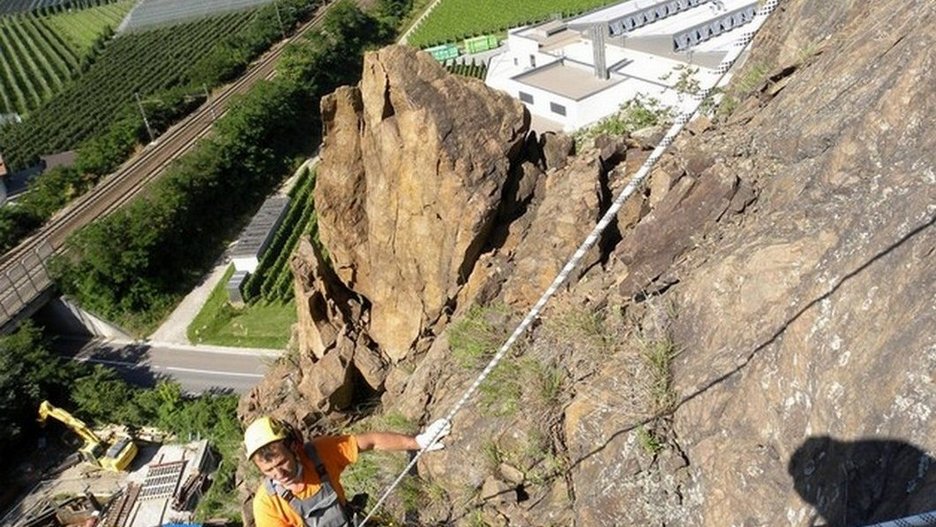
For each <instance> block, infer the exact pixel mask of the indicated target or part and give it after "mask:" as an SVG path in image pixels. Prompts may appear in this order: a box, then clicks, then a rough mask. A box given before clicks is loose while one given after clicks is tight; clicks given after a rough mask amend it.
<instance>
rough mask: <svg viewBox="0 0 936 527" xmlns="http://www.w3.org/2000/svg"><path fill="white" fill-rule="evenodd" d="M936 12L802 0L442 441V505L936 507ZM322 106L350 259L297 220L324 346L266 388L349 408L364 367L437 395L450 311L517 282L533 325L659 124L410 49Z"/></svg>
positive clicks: (869, 511) (692, 521) (312, 332)
mask: <svg viewBox="0 0 936 527" xmlns="http://www.w3.org/2000/svg"><path fill="white" fill-rule="evenodd" d="M934 22H936V16H934V7H932V6H930V5H929V3H926V2H922V1H920V2H904V1H902V0H884V1H881V2H877V3H868V2H859V1H857V0H855V1H851V0H848V1H842V2H825V3H822V2H810V1H808V0H787V1H785V2H783V3H781V6H780V8H779V9H778V10H777V11H776V12H775V14H774V15H773V16H772V18H771V19H770V20H769V21H768V22H767V24H766V25H765V27H764V29H763V31H762V33H761V34H759V35H758V37H757V39H756V41H755V43H754V48H753V51H752V53H751V55H750V57H749V59H748V63H747V65H746V66H745V69H743V70H742V71H741V72H739V73H738V76H739V77H741V78H744V79H745V84H747V85H749V86H754V88H753V89H751V90H748V91H747V92H739V91H733V92H731V90H729V91H730V92H731V93H732V97H734V98H735V100H734V101H733V102H735V103H737V106H736V108H735V109H734V110H733V111H731V112H728V113H727V115H722V116H721V117H720V118H718V119H717V120H716V121H715V122H714V123H712V122H708V121H706V120H701V121H698V122H696V123H693V124H692V125H691V126H690V129H689V130H688V131H687V132H686V133H684V134H683V136H681V137H680V139H679V140H678V141H677V143H676V145H674V148H673V149H672V151H671V153H670V154H668V155H667V156H665V157H664V158H663V159H662V160H661V161H660V163H659V164H658V166H657V168H656V169H655V170H654V171H653V172H652V176H651V180H650V181H649V182H648V185H647V187H646V189H645V190H644V191H643V192H642V193H641V194H639V195H635V196H634V199H633V200H632V201H631V202H629V203H628V204H627V205H626V206H625V207H624V209H622V212H621V214H620V215H619V221H618V222H617V224H616V226H615V227H616V228H613V229H612V232H609V233H608V234H607V235H606V236H605V237H604V238H603V239H602V242H601V244H600V245H599V247H598V248H597V249H596V250H594V251H593V253H592V254H589V255H588V258H586V260H587V261H586V262H585V263H586V266H585V267H584V268H583V269H580V272H579V273H577V274H576V275H575V276H573V281H572V282H571V285H570V286H569V287H568V288H567V289H565V290H563V291H561V292H560V293H559V295H558V297H557V298H556V299H555V300H554V301H553V303H552V304H551V305H550V306H549V307H548V308H547V311H546V312H545V313H544V316H543V317H542V319H541V320H540V321H539V322H538V323H537V324H536V326H535V327H534V329H533V332H532V336H531V338H530V339H529V340H524V341H522V342H520V343H519V344H520V347H521V348H522V350H523V355H522V356H521V357H508V358H507V359H506V360H505V363H506V364H507V366H505V369H503V370H501V371H500V373H499V374H498V373H497V370H496V371H495V374H492V375H494V381H493V385H492V386H490V387H489V388H490V389H489V391H484V390H482V393H481V395H480V396H479V397H476V400H475V401H472V404H471V405H469V407H468V409H466V410H465V411H464V412H463V413H462V414H460V415H459V416H458V417H457V418H456V421H455V429H454V432H453V435H452V437H451V439H450V440H449V441H448V442H447V443H448V447H447V448H446V449H445V450H444V451H441V452H437V453H433V454H432V455H430V456H426V457H425V458H423V462H422V463H421V465H420V470H421V473H422V474H423V475H425V476H427V477H430V478H432V479H433V480H434V482H436V483H437V484H438V485H440V486H441V487H442V488H443V490H444V492H445V494H446V495H447V496H448V499H446V500H441V501H442V502H443V503H444V506H443V507H441V509H442V510H441V511H435V512H431V513H430V509H432V507H426V508H425V509H424V510H423V511H421V514H423V515H422V516H420V518H419V519H420V520H421V521H425V522H426V523H427V524H438V523H446V522H449V523H455V524H464V523H467V522H469V521H476V520H483V521H485V522H487V523H489V524H492V525H536V524H560V525H567V524H570V523H572V522H578V524H580V525H588V526H616V525H660V524H665V525H685V526H695V525H698V526H723V525H797V526H807V525H817V524H826V525H862V524H867V523H872V522H875V521H882V520H886V519H893V518H897V517H900V516H902V515H909V514H913V513H918V512H922V511H926V510H934V509H936V439H934V438H936V419H933V418H932V413H933V409H934V407H936V386H934V380H933V375H932V372H933V371H936V334H934V332H933V331H932V328H933V327H936V297H934V284H936V263H934V262H936V258H934V255H936V231H934V229H933V223H934V221H936V166H934V165H936V161H934V156H933V154H932V152H934V151H936V134H934V132H933V131H932V130H929V129H928V128H927V126H928V125H929V123H932V122H933V121H934V117H936V98H934V97H933V95H932V86H934V85H936V69H934V67H933V66H934V64H933V54H932V52H931V50H932V48H933V46H934V45H936V29H934V28H936V24H934ZM765 72H766V73H765ZM420 76H422V77H424V80H423V81H418V80H417V77H420ZM455 95H458V96H459V97H466V98H468V99H471V98H472V97H474V98H475V99H471V100H476V101H484V104H483V106H484V109H480V110H477V109H474V110H471V111H465V110H464V109H463V108H464V107H468V106H469V105H468V104H461V105H460V107H459V108H454V105H452V104H450V103H447V102H445V101H450V100H451V99H450V98H451V97H453V96H455ZM479 104H480V103H479ZM472 108H475V107H472ZM323 111H324V112H325V117H326V119H325V121H326V123H327V127H328V128H327V130H326V131H327V139H326V146H325V150H324V154H323V163H324V165H323V169H321V170H323V171H324V172H320V176H319V177H320V180H319V185H320V187H321V188H319V189H317V195H316V199H317V207H318V209H319V210H320V213H321V214H322V221H323V222H324V223H327V224H329V225H330V226H329V227H325V226H324V225H323V241H324V242H325V245H326V247H327V249H328V252H329V255H330V257H331V258H332V266H331V267H328V266H326V265H325V264H324V257H323V256H322V255H321V254H317V253H315V251H314V250H313V249H312V248H311V247H310V246H308V245H305V246H303V252H302V256H301V257H300V258H297V259H296V260H295V261H294V271H295V272H296V274H297V298H298V299H299V304H300V312H302V313H305V314H304V315H303V317H301V320H302V321H303V323H302V328H300V334H302V335H304V336H302V341H303V342H304V344H303V348H302V350H301V352H300V355H301V356H300V358H299V363H300V372H299V373H298V374H297V373H296V372H295V371H292V372H290V371H288V369H287V370H282V369H278V370H276V371H275V373H274V375H278V377H277V379H276V380H272V381H270V383H271V384H270V385H269V386H268V388H267V392H266V393H269V397H270V400H271V401H272V402H271V401H263V400H262V399H263V397H264V396H263V395H262V394H261V392H262V391H261V392H256V393H254V394H253V395H252V396H251V397H250V398H248V399H247V401H248V402H249V404H250V406H251V408H259V407H266V408H270V405H275V404H277V402H279V401H285V403H284V404H286V405H292V404H293V401H294V400H295V399H297V398H304V399H305V400H306V401H315V400H317V401H324V406H320V408H322V409H324V410H328V409H329V408H328V407H329V405H331V409H335V408H337V407H340V405H341V404H344V402H345V400H346V399H347V398H349V397H352V398H353V394H348V393H347V387H348V386H349V384H350V385H354V384H357V385H360V386H362V387H363V389H364V390H365V391H366V392H367V395H370V396H376V395H381V396H382V399H381V401H382V403H383V407H384V408H385V409H387V410H392V411H394V412H398V413H400V414H402V415H403V416H405V417H407V418H409V419H411V420H413V421H417V422H420V421H425V420H426V419H427V418H428V417H430V416H432V417H436V416H438V415H441V414H443V413H444V412H446V411H447V410H448V409H449V408H450V407H451V405H452V404H454V403H455V401H457V400H458V398H459V397H460V395H461V393H462V391H463V390H464V388H465V387H467V386H468V385H469V384H470V382H471V380H472V379H473V378H474V376H475V375H476V374H477V371H476V370H473V369H471V368H467V369H466V368H465V366H464V365H463V364H460V363H459V360H456V358H454V357H453V354H454V352H453V349H454V348H455V347H456V346H455V344H454V341H455V340H456V339H454V338H453V333H457V332H455V330H454V328H453V326H449V327H448V328H446V327H445V323H446V322H447V321H448V317H449V316H451V317H453V319H454V321H456V322H458V321H460V320H464V319H468V318H470V316H472V315H471V314H470V313H468V314H466V313H467V312H468V307H469V306H470V305H472V304H473V303H483V304H489V305H499V306H501V307H500V308H499V309H502V310H503V312H506V313H508V314H507V315H504V314H503V313H502V312H501V311H498V316H500V318H501V319H502V320H500V321H499V322H498V324H501V325H502V326H504V327H502V328H499V329H501V330H504V331H509V330H510V329H513V326H512V325H511V324H510V322H511V320H512V318H511V316H510V313H512V312H514V313H515V314H516V313H520V314H522V312H523V310H525V309H526V308H527V307H528V306H529V303H530V302H531V301H533V300H534V299H535V298H536V297H537V296H538V294H539V293H540V292H541V291H542V289H543V288H544V287H545V285H546V284H548V282H549V280H551V278H552V277H553V275H554V273H555V271H556V270H557V269H559V268H560V267H561V265H562V264H563V263H564V262H565V260H566V258H567V257H568V256H569V254H570V253H571V251H572V250H574V248H575V247H576V246H577V245H578V244H579V243H580V242H581V237H582V236H584V234H585V233H587V232H588V231H590V230H591V228H592V226H593V225H594V222H595V221H596V219H597V218H598V217H599V216H600V214H601V212H602V210H604V208H605V207H606V206H607V205H608V202H609V197H610V194H612V193H613V192H615V191H616V190H617V189H619V188H621V187H622V186H623V184H624V181H626V179H627V178H628V177H629V176H630V175H631V174H633V172H634V171H635V170H636V168H637V167H638V166H639V165H640V163H641V162H642V160H643V159H644V158H645V157H646V145H643V148H642V147H641V145H642V142H643V141H644V140H643V139H641V138H630V139H627V140H624V139H623V138H610V139H608V138H606V139H602V140H600V141H597V142H596V147H597V148H596V149H595V150H591V151H587V152H582V153H580V154H578V155H576V156H573V157H568V158H567V157H566V154H568V153H569V152H570V150H571V147H570V146H568V143H567V141H566V139H565V138H563V137H562V136H558V137H554V136H546V137H544V138H539V139H534V138H530V137H526V138H525V137H523V136H524V133H525V130H526V128H525V127H526V121H525V117H524V115H523V111H522V109H521V108H519V107H518V106H516V105H515V104H514V103H511V102H509V101H506V100H504V99H503V98H502V97H501V96H499V95H492V94H490V93H487V92H486V90H485V88H483V87H482V86H480V85H479V84H477V83H474V82H472V81H465V80H460V79H455V78H451V77H448V76H446V75H445V74H444V73H442V72H441V70H439V69H438V68H437V67H436V66H435V65H434V64H431V62H430V61H429V59H428V58H427V57H425V56H423V55H416V54H413V53H412V52H408V51H404V50H402V49H401V48H390V49H389V50H384V51H381V52H378V53H374V54H371V55H369V56H368V60H367V66H366V68H365V77H364V81H362V84H361V87H360V88H355V89H352V88H344V89H341V90H339V91H338V92H336V94H335V95H333V96H332V97H331V98H330V99H328V100H327V101H326V102H325V103H324V104H323ZM505 112H506V114H505ZM474 114H478V115H479V116H480V117H479V116H475V115H474ZM476 119H477V120H476ZM482 126H489V127H490V128H489V129H487V130H485V129H481V128H480V127H482ZM423 132H424V133H425V135H424V136H420V135H419V134H420V133H423ZM430 132H431V133H430ZM652 135H654V134H644V135H642V136H641V137H649V136H652ZM404 152H405V154H404ZM409 160H421V162H419V163H409V162H408V161H409ZM410 164H413V165H419V166H409V165H410ZM430 166H432V167H433V168H432V169H431V170H430V168H429V167H430ZM424 170H428V172H424ZM329 174H330V175H329ZM339 175H344V177H338V176H339ZM323 176H326V177H327V179H326V180H325V182H323V179H324V178H323ZM420 178H427V181H430V182H435V183H434V186H432V185H430V186H429V187H428V188H427V187H424V186H419V185H418V184H417V183H419V181H421V179H420ZM433 178H434V179H433ZM456 180H457V181H456ZM476 194H478V195H476ZM443 196H444V197H445V199H446V201H444V203H447V204H453V203H457V204H458V205H457V206H458V207H459V208H458V209H457V210H454V211H453V210H442V208H443V207H442V205H440V204H442V203H443V200H442V199H441V197H443ZM569 198H571V199H569ZM445 206H446V207H447V206H448V205H445ZM420 207H423V208H420ZM326 229H330V231H329V232H328V233H327V234H326V233H325V230H326ZM432 258H438V261H431V262H430V261H429V260H430V259H432ZM326 267H328V268H326ZM328 269H334V272H333V273H332V272H331V271H329V270H328ZM504 306H506V307H504ZM448 309H451V310H452V311H453V312H452V313H449V312H448V311H447V310H448ZM303 310H304V311H303ZM443 313H444V315H443ZM378 319H379V320H380V322H379V323H378V322H377V320H378ZM488 322H490V321H484V323H483V324H476V325H475V326H473V327H479V326H484V327H487V326H489V325H490V324H489V323H488ZM436 336H438V338H434V337H436ZM420 337H424V339H423V340H424V342H423V346H422V347H421V348H420V349H419V353H417V354H412V353H409V354H407V350H408V349H410V347H411V345H412V343H413V342H414V341H415V340H416V339H417V338H420ZM498 342H499V341H498ZM401 359H402V362H403V363H402V364H394V363H393V362H394V361H400V360H401ZM328 372H332V373H328ZM505 372H506V373H505ZM498 375H500V376H498ZM325 377H328V378H325ZM335 378H340V379H341V380H342V381H344V382H339V383H336V382H333V381H334V379H335ZM349 378H351V379H352V380H353V381H354V382H351V383H349V382H347V380H348V379H349ZM283 379H286V380H288V381H289V386H287V387H284V386H283V384H284V383H283V382H282V381H283ZM544 379H545V380H546V381H549V384H546V385H545V388H550V387H551V389H552V390H553V391H552V392H549V393H547V394H546V395H544V393H546V391H545V390H544V384H543V383H544ZM277 382H278V383H279V384H276V383H277ZM489 382H490V381H489ZM339 385H340V386H339ZM556 386H561V390H558V392H557V391H556ZM297 393H298V394H299V396H298V397H297V395H296V394H297ZM492 393H493V394H495V395H496V397H493V398H492V397H491V396H490V394H492ZM274 398H275V400H274ZM478 399H480V400H478ZM511 401H512V402H511ZM507 402H511V404H512V406H511V405H507V404H506V403H507ZM295 404H297V405H298V407H301V405H302V404H303V403H302V401H299V402H297V403H295ZM289 408H291V409H292V410H285V409H283V410H281V411H282V413H284V414H287V415H289V414H290V412H293V414H295V415H296V416H297V417H299V418H300V420H301V419H302V415H301V414H302V411H300V410H298V409H295V408H294V407H293V406H290V407H289ZM307 421H308V419H307ZM453 504H454V505H453ZM476 513H477V514H476Z"/></svg>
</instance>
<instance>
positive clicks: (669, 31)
mask: <svg viewBox="0 0 936 527" xmlns="http://www.w3.org/2000/svg"><path fill="white" fill-rule="evenodd" d="M756 8H757V0H628V1H625V2H622V3H620V4H616V5H613V6H610V7H606V8H603V9H600V10H597V11H594V12H592V13H589V14H586V15H582V16H579V17H576V18H572V19H568V20H554V21H550V22H546V23H543V24H539V25H536V26H529V27H523V28H518V29H514V30H511V31H510V32H508V35H507V50H506V51H505V52H504V53H502V54H500V55H497V56H495V57H493V58H492V59H491V61H490V63H489V65H488V74H487V78H486V80H485V82H486V83H487V84H488V85H489V86H491V87H493V88H496V89H499V90H501V91H505V92H507V93H509V94H511V95H512V96H513V97H516V98H517V99H519V100H520V101H522V102H523V103H524V104H525V105H526V106H527V108H529V110H530V113H532V114H533V116H534V121H535V122H536V121H538V124H539V128H541V131H542V129H556V130H558V129H561V130H564V131H566V132H572V131H575V130H577V129H579V128H582V127H586V126H588V125H590V124H592V123H595V122H597V121H599V120H601V119H602V118H605V117H607V116H609V115H612V114H613V113H615V112H616V111H617V110H618V108H619V107H620V106H621V104H623V103H625V102H627V101H629V100H631V99H633V98H635V97H637V96H639V95H642V96H645V97H651V98H655V99H657V100H659V101H660V102H661V103H662V104H664V105H666V106H674V107H675V106H678V105H680V104H681V103H682V101H683V100H687V95H686V90H685V86H686V81H687V80H691V79H688V78H686V77H685V75H686V73H689V72H693V73H694V78H695V79H696V80H699V81H702V80H704V79H705V78H706V77H709V76H712V75H714V69H715V68H716V67H717V66H718V64H719V63H720V62H721V60H722V58H723V57H724V56H725V55H726V54H727V53H728V50H729V46H730V45H731V44H732V43H733V42H735V41H736V40H737V39H738V37H739V36H740V33H741V31H743V29H739V28H741V26H744V25H745V24H747V23H749V22H750V21H752V20H753V19H754V15H755V12H756ZM681 74H682V82H681V83H680V80H681ZM677 87H679V88H682V89H681V90H678V89H676V88H677Z"/></svg>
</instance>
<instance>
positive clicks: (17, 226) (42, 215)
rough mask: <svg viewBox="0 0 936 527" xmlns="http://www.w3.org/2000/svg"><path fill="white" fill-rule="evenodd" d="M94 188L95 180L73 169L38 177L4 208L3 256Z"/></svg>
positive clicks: (0, 221)
mask: <svg viewBox="0 0 936 527" xmlns="http://www.w3.org/2000/svg"><path fill="white" fill-rule="evenodd" d="M90 186H91V181H90V180H89V179H87V178H85V177H83V176H82V175H81V174H80V173H79V172H78V171H77V170H75V169H73V168H65V167H57V168H54V169H52V170H49V171H48V172H46V173H45V174H44V175H43V177H41V178H37V179H36V180H34V181H33V183H32V184H31V185H30V186H29V189H30V191H29V192H28V193H26V194H24V195H23V196H22V197H21V198H20V199H19V200H18V201H17V202H16V203H15V204H10V205H8V206H5V207H2V208H0V253H4V252H6V251H8V250H9V249H11V248H12V247H13V245H14V244H15V242H16V240H18V239H20V238H22V237H23V236H25V235H26V234H27V233H28V232H29V231H30V230H32V229H34V228H36V227H38V226H39V225H42V222H43V221H45V219H46V218H48V217H49V216H51V215H52V214H53V213H55V211H57V210H59V209H60V208H62V207H63V206H64V205H65V204H66V203H68V202H69V201H70V200H71V199H72V198H74V197H75V196H78V195H80V194H81V193H83V192H84V191H85V190H87V189H88V188H89V187H90Z"/></svg>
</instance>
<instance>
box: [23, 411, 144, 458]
mask: <svg viewBox="0 0 936 527" xmlns="http://www.w3.org/2000/svg"><path fill="white" fill-rule="evenodd" d="M49 417H54V418H56V419H58V420H59V421H61V422H62V423H63V424H64V425H65V426H67V427H69V428H71V429H72V430H74V431H75V433H76V434H78V435H79V436H80V437H81V439H83V440H84V445H82V447H81V449H80V450H79V451H78V453H79V454H80V455H81V458H82V459H83V460H85V461H87V462H88V463H91V464H92V465H95V466H98V467H101V468H103V469H105V470H111V471H114V472H119V471H121V470H124V469H126V468H127V466H129V465H130V462H131V461H133V458H134V457H136V454H137V446H136V444H135V443H134V442H133V439H131V438H129V437H120V438H117V440H116V441H114V442H113V443H112V444H109V445H108V444H107V443H106V442H104V441H102V440H101V439H100V438H99V437H98V436H97V435H96V434H95V433H94V432H92V431H91V429H90V428H89V427H88V425H86V424H85V423H84V421H82V420H81V419H78V418H77V417H75V416H73V415H72V414H70V413H68V412H66V411H65V410H62V409H61V408H57V407H55V406H53V405H52V404H51V403H50V402H49V401H42V404H40V405H39V422H40V423H42V424H45V422H46V419H48V418H49Z"/></svg>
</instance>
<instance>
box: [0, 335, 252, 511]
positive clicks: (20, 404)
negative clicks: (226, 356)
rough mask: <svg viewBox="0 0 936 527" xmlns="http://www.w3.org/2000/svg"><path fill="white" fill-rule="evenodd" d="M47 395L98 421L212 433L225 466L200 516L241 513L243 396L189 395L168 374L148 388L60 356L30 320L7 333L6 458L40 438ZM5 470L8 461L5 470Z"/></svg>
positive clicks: (0, 416)
mask: <svg viewBox="0 0 936 527" xmlns="http://www.w3.org/2000/svg"><path fill="white" fill-rule="evenodd" d="M44 399H48V400H50V401H52V402H53V403H54V404H56V406H61V407H63V408H65V409H66V410H68V411H70V412H73V413H74V414H75V415H76V416H77V417H79V418H81V419H83V420H85V421H89V422H91V423H93V424H104V423H118V424H124V425H127V426H130V427H141V426H155V427H157V428H160V429H162V430H165V431H167V432H170V433H173V434H175V435H176V436H177V437H179V438H186V439H187V438H190V437H200V438H204V439H208V440H209V441H210V443H211V445H212V447H213V448H214V449H215V450H216V451H217V452H218V453H219V454H220V456H221V466H220V470H219V471H218V472H217V473H216V474H215V475H214V476H213V482H214V483H213V485H212V487H211V488H210V489H209V490H208V492H207V493H206V495H205V496H204V497H203V498H202V500H201V502H200V503H199V507H198V510H197V511H196V513H197V516H198V518H200V519H205V518H210V517H217V516H221V515H224V516H227V517H230V518H237V517H239V515H240V510H239V507H237V506H236V504H234V503H233V502H234V501H236V499H235V500H232V499H231V495H232V494H233V492H232V489H233V484H234V469H235V467H236V465H237V459H238V456H239V455H240V440H241V430H240V425H239V424H238V422H237V417H236V415H237V413H236V411H237V396H235V395H228V394H206V395H202V396H199V397H190V396H186V395H183V393H182V389H181V387H180V386H179V385H178V384H176V383H171V382H166V381H160V382H159V383H158V384H157V385H156V386H155V387H154V388H149V389H143V388H136V387H133V386H130V385H128V384H126V383H125V382H124V381H122V380H120V379H119V378H118V377H117V375H116V373H115V372H114V370H111V369H108V368H105V367H103V366H100V365H97V366H94V367H90V366H88V365H87V364H84V363H78V362H73V361H69V360H65V359H62V358H61V357H59V356H57V355H55V354H54V353H52V352H51V351H50V350H49V346H48V342H47V341H46V340H45V338H44V336H43V334H42V331H41V330H40V329H39V328H38V327H36V326H35V325H33V324H31V323H29V322H27V323H25V324H23V325H22V326H20V328H19V330H18V331H17V332H15V333H13V334H12V335H9V336H3V337H0V448H2V449H3V451H4V452H5V453H6V457H7V458H9V459H15V458H16V456H17V453H19V452H25V451H26V450H27V449H31V448H32V445H33V444H35V440H36V437H37V436H38V435H39V430H38V428H37V424H36V413H37V409H38V407H39V403H40V402H41V401H42V400H44ZM69 401H70V402H69ZM8 468H12V467H8ZM3 470H7V468H4V469H0V473H2V471H3ZM11 477H12V475H11Z"/></svg>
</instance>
